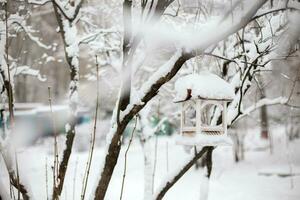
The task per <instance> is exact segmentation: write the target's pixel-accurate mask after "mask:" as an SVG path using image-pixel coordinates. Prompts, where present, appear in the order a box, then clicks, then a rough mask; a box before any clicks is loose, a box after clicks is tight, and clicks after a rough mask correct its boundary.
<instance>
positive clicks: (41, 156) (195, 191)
mask: <svg viewBox="0 0 300 200" xmlns="http://www.w3.org/2000/svg"><path fill="white" fill-rule="evenodd" d="M86 131H87V132H88V129H86ZM257 132H258V131H255V130H253V131H251V132H249V134H248V136H247V138H246V140H247V144H248V145H249V144H250V146H251V144H252V145H253V144H254V143H255V144H256V146H257V141H258V140H257ZM272 133H273V144H274V152H273V154H272V155H271V154H270V151H269V149H266V150H264V151H254V150H248V151H247V152H246V154H245V160H244V161H242V162H240V163H238V164H236V163H234V161H233V154H232V149H231V147H218V148H217V149H216V150H215V151H214V155H213V163H214V166H213V172H212V178H211V181H210V189H209V190H210V191H209V200H219V199H222V200H241V199H243V200H248V199H249V200H254V199H255V200H260V199H261V200H299V199H300V176H299V173H300V156H299V152H300V140H295V141H293V142H292V143H289V144H288V145H287V142H286V140H285V136H284V129H283V128H280V127H274V128H273V129H272ZM87 134H88V133H87ZM167 143H168V151H167V148H166V146H167V145H166V144H167ZM86 145H88V143H86ZM125 145H126V144H125ZM126 146H127V145H126ZM126 146H124V147H126ZM124 147H123V151H122V152H121V154H120V159H119V162H118V165H117V167H116V170H115V173H114V176H113V179H112V181H111V184H110V187H109V190H108V194H107V196H106V199H108V200H115V199H119V198H120V197H119V196H120V191H121V181H122V178H121V177H122V174H123V167H124V149H125V148H124ZM153 147H154V141H153ZM51 148H52V143H51V142H50V140H49V139H48V140H46V141H44V142H42V143H40V144H37V145H35V146H32V147H30V148H29V149H26V150H22V151H21V152H19V154H18V159H19V166H22V167H21V168H20V170H21V173H23V174H24V175H25V176H26V177H27V178H28V179H29V181H30V183H31V186H32V189H33V193H34V195H35V197H36V198H35V199H38V200H43V199H45V200H46V199H47V198H46V188H47V187H46V160H47V167H48V168H47V169H48V170H47V176H48V190H49V192H48V193H49V194H50V193H51V192H50V190H51V189H50V188H51V180H50V179H51V176H52V173H51V168H50V165H51V164H52V161H51V159H52V157H53V155H52V153H51V150H50V149H51ZM103 151H104V150H103V147H97V148H96V151H95V157H94V160H93V165H92V171H91V176H90V181H89V185H88V193H90V191H91V189H92V187H93V185H94V183H95V181H96V177H97V174H98V172H99V171H100V170H99V168H100V165H101V162H102V160H103ZM167 153H168V159H167ZM188 157H189V155H188V154H187V153H186V152H185V151H184V149H183V148H182V147H181V146H178V145H176V144H175V142H174V139H173V138H164V137H159V138H158V158H157V166H156V170H157V171H156V175H155V187H158V186H159V184H160V183H161V181H162V180H163V179H164V178H165V177H166V176H167V175H168V174H170V173H172V171H173V170H174V169H175V168H176V167H178V166H181V164H182V163H183V161H184V160H185V159H187V158H188ZM86 159H87V151H84V152H78V151H76V152H75V153H74V154H73V156H72V158H71V163H72V166H71V167H70V168H69V170H68V175H67V179H66V183H67V185H66V187H64V192H63V196H62V197H63V198H62V199H80V198H79V197H80V192H81V183H82V178H83V173H84V169H85V164H86ZM167 162H168V165H167ZM291 172H292V173H296V174H297V173H298V176H293V177H292V178H291V177H285V178H282V177H279V176H277V175H271V176H264V175H260V173H291ZM1 173H2V174H0V175H1V178H4V177H5V174H3V170H1ZM202 173H203V172H202V170H195V168H192V169H191V170H190V171H189V172H188V173H187V174H186V175H185V176H184V177H183V178H182V179H181V180H180V181H179V182H178V183H177V184H176V185H175V186H174V187H173V188H172V189H171V190H170V191H169V192H168V193H167V195H166V196H165V199H168V200H181V199H186V200H194V199H195V200H196V199H199V196H200V185H201V179H202V178H201V177H202ZM143 176H144V172H143V156H142V149H141V146H140V144H139V142H138V141H137V139H135V140H134V142H133V144H132V146H131V148H130V150H129V154H128V167H127V175H126V181H125V190H124V196H123V199H128V200H135V199H142V198H143ZM74 196H75V198H73V197H74ZM87 199H88V198H87Z"/></svg>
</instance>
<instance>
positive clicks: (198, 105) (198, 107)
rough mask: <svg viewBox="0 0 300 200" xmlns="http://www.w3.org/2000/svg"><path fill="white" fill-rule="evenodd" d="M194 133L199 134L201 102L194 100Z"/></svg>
mask: <svg viewBox="0 0 300 200" xmlns="http://www.w3.org/2000/svg"><path fill="white" fill-rule="evenodd" d="M195 106H196V133H197V134H199V133H201V100H200V99H197V100H196V105H195Z"/></svg>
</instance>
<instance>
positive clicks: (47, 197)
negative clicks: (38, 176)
mask: <svg viewBox="0 0 300 200" xmlns="http://www.w3.org/2000/svg"><path fill="white" fill-rule="evenodd" d="M45 176H46V199H47V200H48V199H49V193H48V159H47V157H46V158H45Z"/></svg>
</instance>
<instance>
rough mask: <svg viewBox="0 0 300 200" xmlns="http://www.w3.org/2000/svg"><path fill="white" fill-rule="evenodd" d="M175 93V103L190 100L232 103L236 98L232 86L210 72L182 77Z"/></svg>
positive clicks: (176, 84)
mask: <svg viewBox="0 0 300 200" xmlns="http://www.w3.org/2000/svg"><path fill="white" fill-rule="evenodd" d="M175 91H176V97H175V99H174V101H175V102H183V101H186V100H189V99H207V100H219V101H232V99H233V98H234V90H233V88H232V86H231V85H230V84H229V83H228V82H226V81H225V80H223V79H222V78H220V77H219V76H217V75H215V74H212V73H210V72H202V73H201V74H190V75H187V76H183V77H180V78H179V79H178V80H177V81H176V83H175Z"/></svg>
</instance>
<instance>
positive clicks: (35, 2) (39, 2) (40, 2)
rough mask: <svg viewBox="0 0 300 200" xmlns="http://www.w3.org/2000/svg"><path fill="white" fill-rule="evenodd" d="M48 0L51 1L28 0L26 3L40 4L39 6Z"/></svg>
mask: <svg viewBox="0 0 300 200" xmlns="http://www.w3.org/2000/svg"><path fill="white" fill-rule="evenodd" d="M49 2H51V0H28V3H30V4H34V5H41V6H42V5H45V4H46V3H49Z"/></svg>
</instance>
